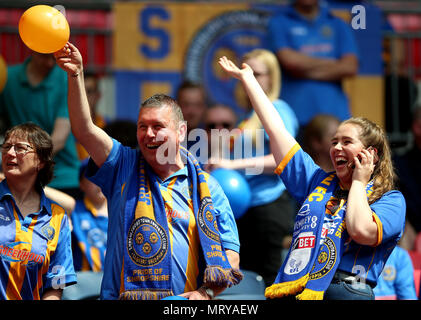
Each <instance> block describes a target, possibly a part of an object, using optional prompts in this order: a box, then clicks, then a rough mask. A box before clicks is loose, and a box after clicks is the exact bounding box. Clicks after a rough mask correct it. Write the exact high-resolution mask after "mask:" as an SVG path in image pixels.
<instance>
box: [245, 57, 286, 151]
mask: <svg viewBox="0 0 421 320" xmlns="http://www.w3.org/2000/svg"><path fill="white" fill-rule="evenodd" d="M249 59H257V60H259V61H260V62H262V63H263V64H265V66H266V67H267V70H268V72H269V77H270V89H269V92H265V93H266V95H267V96H268V98H269V100H270V101H272V102H273V101H275V100H276V99H278V98H279V96H280V91H281V67H280V65H279V63H278V59H277V57H276V56H275V55H274V54H273V53H272V52H271V51H269V50H266V49H254V50H252V51H249V52H247V53H246V54H245V55H244V56H243V58H242V61H243V62H245V61H246V60H249ZM262 127H263V126H262V124H261V122H260V120H259V117H258V116H257V114H256V112H254V113H253V115H252V116H251V117H250V119H248V120H247V121H246V122H244V123H241V124H240V125H239V128H240V129H242V130H245V129H251V130H252V132H253V134H252V141H253V143H254V144H255V145H256V130H257V129H260V128H262ZM256 147H257V148H259V147H262V146H257V145H256Z"/></svg>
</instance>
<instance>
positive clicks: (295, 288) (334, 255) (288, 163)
mask: <svg viewBox="0 0 421 320" xmlns="http://www.w3.org/2000/svg"><path fill="white" fill-rule="evenodd" d="M219 63H220V65H221V66H222V68H223V69H224V70H225V71H226V72H228V73H229V74H230V75H231V76H233V77H235V78H237V79H239V80H240V81H241V83H242V84H243V86H244V88H245V90H246V92H247V94H248V96H249V98H250V100H251V102H252V104H253V108H254V109H255V111H256V113H257V114H258V116H259V118H260V120H261V121H262V123H263V126H264V127H265V129H266V131H267V133H268V134H269V137H270V145H271V150H272V153H273V156H274V158H275V161H276V164H277V169H276V171H275V172H276V173H277V174H278V175H279V176H280V177H281V179H282V181H283V182H284V183H285V185H286V187H287V189H288V191H289V192H290V193H291V195H292V196H293V197H294V198H295V199H296V200H297V202H298V203H299V205H300V206H301V207H300V209H299V210H298V213H297V215H296V220H295V224H294V230H293V239H292V244H291V247H290V249H289V252H288V254H287V257H286V259H285V261H284V263H283V265H282V266H281V268H280V269H279V272H278V275H277V277H276V279H275V282H274V283H273V284H272V285H271V286H270V287H268V288H267V289H266V292H265V295H266V297H267V298H272V299H273V298H283V297H287V298H296V299H311V300H320V299H326V300H335V299H342V300H348V299H349V300H373V299H374V294H373V288H374V287H375V286H376V283H377V279H378V278H379V276H380V274H381V272H382V269H383V266H384V264H385V262H386V260H387V259H388V257H389V255H390V254H391V252H392V250H393V249H394V247H395V246H396V244H397V242H398V240H399V239H400V237H401V236H402V233H403V230H404V224H405V207H406V206H405V199H404V197H403V195H402V194H401V193H400V192H399V191H397V190H394V185H393V182H394V171H393V166H392V161H391V154H390V148H389V145H388V141H387V138H386V135H385V133H384V131H383V130H382V129H381V128H380V127H379V126H378V125H377V124H375V123H373V122H372V121H370V120H368V119H365V118H359V117H357V118H351V119H348V120H346V121H343V122H342V123H341V124H340V125H339V127H338V129H337V131H336V133H335V135H334V136H333V138H332V140H331V143H332V144H331V148H330V158H331V161H332V164H333V167H334V171H333V172H330V173H326V172H325V171H324V170H322V169H321V168H320V167H319V166H318V165H316V164H315V162H314V161H313V160H312V158H311V157H310V156H309V155H308V154H307V153H305V152H304V151H303V150H302V149H301V147H300V145H299V144H298V143H297V141H296V140H295V138H294V137H293V136H292V135H291V134H290V133H289V132H288V131H287V130H286V129H285V125H284V123H283V121H282V119H281V117H279V115H278V113H277V112H276V110H275V109H274V108H273V104H272V103H271V101H270V100H269V99H268V97H267V96H266V94H265V92H264V91H263V90H262V88H261V87H260V85H259V83H258V81H256V78H255V77H254V76H253V70H252V69H251V68H250V66H249V65H247V64H245V63H243V65H242V67H241V69H240V68H238V67H237V66H236V65H235V64H234V63H233V62H232V61H230V60H228V59H227V58H225V57H223V58H221V59H220V61H219Z"/></svg>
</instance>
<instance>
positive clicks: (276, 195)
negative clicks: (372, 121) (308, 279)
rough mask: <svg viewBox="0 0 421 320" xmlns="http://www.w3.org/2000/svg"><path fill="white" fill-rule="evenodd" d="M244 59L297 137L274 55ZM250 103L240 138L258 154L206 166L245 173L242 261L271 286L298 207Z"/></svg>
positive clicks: (257, 52)
mask: <svg viewBox="0 0 421 320" xmlns="http://www.w3.org/2000/svg"><path fill="white" fill-rule="evenodd" d="M242 61H243V62H245V63H247V64H248V65H250V67H251V68H252V69H253V72H254V75H255V77H256V79H257V81H258V82H259V84H260V85H261V86H262V88H263V90H264V91H265V93H266V94H267V95H268V96H269V97H270V100H271V102H272V103H273V105H274V106H275V108H276V111H277V112H278V113H279V115H280V116H281V117H282V119H283V120H284V122H285V125H286V127H287V130H288V131H289V132H290V133H291V135H293V136H295V135H296V133H297V130H298V121H297V118H296V116H295V114H294V112H293V111H292V110H291V108H290V107H289V105H288V104H287V103H286V102H285V101H282V100H280V99H279V92H280V87H281V81H280V78H281V76H280V68H279V64H278V61H277V59H276V56H275V55H274V54H273V53H272V52H270V51H268V50H264V49H255V50H253V51H250V52H248V53H246V54H245V55H244V57H243V59H242ZM247 103H248V106H247V107H248V108H249V109H248V110H249V113H248V115H247V116H246V119H245V120H244V121H242V122H241V123H240V124H239V128H240V129H241V130H242V131H243V134H242V135H241V136H240V137H239V138H238V139H243V141H244V140H245V139H251V141H253V155H256V156H253V157H250V156H249V157H244V158H237V157H236V158H234V159H233V160H229V159H228V160H227V159H214V158H211V159H210V160H209V164H208V165H207V166H206V168H207V170H209V171H210V170H213V169H216V168H227V169H233V170H239V171H240V172H242V173H244V174H245V178H246V180H247V182H248V184H249V186H250V190H251V193H252V201H251V204H250V208H249V209H248V211H247V212H246V213H245V214H244V215H243V216H241V217H240V218H239V219H237V225H238V232H239V235H240V243H241V265H240V266H241V268H243V269H246V270H252V271H254V272H257V273H258V274H260V275H261V276H262V277H263V279H264V281H265V283H266V285H270V284H272V283H273V280H274V279H275V277H276V274H277V272H278V269H279V267H280V266H281V262H282V252H283V250H284V249H287V248H288V247H289V243H288V241H287V242H286V243H284V240H285V238H287V239H288V238H289V237H290V234H291V231H292V224H293V216H294V206H293V202H292V199H291V198H290V197H289V195H288V193H287V192H285V190H286V189H285V186H284V184H283V183H282V181H281V180H280V179H279V177H278V176H277V175H276V174H274V170H275V169H276V163H275V160H274V158H273V155H272V153H271V151H270V146H269V136H268V135H267V133H266V132H265V131H264V130H263V127H262V124H261V123H260V121H259V119H258V117H257V114H256V113H255V112H254V110H253V108H252V105H251V102H250V101H249V100H248V99H247ZM259 130H261V131H259ZM258 133H262V135H261V136H262V139H259V138H258ZM242 145H246V144H245V143H243V144H242ZM248 153H249V154H251V152H248ZM244 154H246V153H245V152H244ZM235 156H237V155H235ZM259 168H261V169H263V170H262V171H260V173H259V174H256V173H257V172H256V173H254V174H253V173H252V174H248V173H247V169H253V170H254V169H259ZM251 235H252V236H251Z"/></svg>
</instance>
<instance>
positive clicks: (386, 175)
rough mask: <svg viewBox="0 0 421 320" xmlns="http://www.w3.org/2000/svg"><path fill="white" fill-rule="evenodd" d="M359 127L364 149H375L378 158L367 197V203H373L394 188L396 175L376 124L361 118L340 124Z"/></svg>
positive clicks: (383, 137)
mask: <svg viewBox="0 0 421 320" xmlns="http://www.w3.org/2000/svg"><path fill="white" fill-rule="evenodd" d="M342 124H352V125H356V126H358V127H359V129H360V130H359V132H360V135H359V139H360V140H361V142H362V143H363V144H364V146H365V147H366V148H368V147H369V146H372V147H373V148H375V149H377V155H378V157H379V160H378V162H377V163H376V166H375V168H374V172H373V175H372V177H373V179H374V184H373V193H372V194H370V195H369V203H370V204H371V203H373V202H375V201H376V200H378V199H379V198H381V196H382V195H383V194H385V193H386V192H388V191H390V190H393V189H394V187H395V181H396V173H395V171H394V168H393V163H392V154H391V150H390V146H389V142H388V140H387V137H386V134H385V132H384V130H383V129H382V128H381V127H380V126H379V125H377V124H376V123H374V122H372V121H370V120H368V119H366V118H362V117H354V118H350V119H348V120H345V121H343V122H342Z"/></svg>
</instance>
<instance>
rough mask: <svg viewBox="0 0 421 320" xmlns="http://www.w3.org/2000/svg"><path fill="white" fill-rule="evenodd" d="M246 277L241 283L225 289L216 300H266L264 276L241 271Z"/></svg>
mask: <svg viewBox="0 0 421 320" xmlns="http://www.w3.org/2000/svg"><path fill="white" fill-rule="evenodd" d="M241 272H242V273H243V275H244V277H243V280H241V282H240V283H239V284H238V285H236V286H232V287H231V288H227V289H225V290H224V291H223V292H222V293H221V294H219V295H218V296H217V297H216V298H217V299H218V300H266V298H265V288H266V287H265V282H264V281H263V278H262V276H260V275H259V274H257V273H256V272H253V271H249V270H241Z"/></svg>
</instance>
